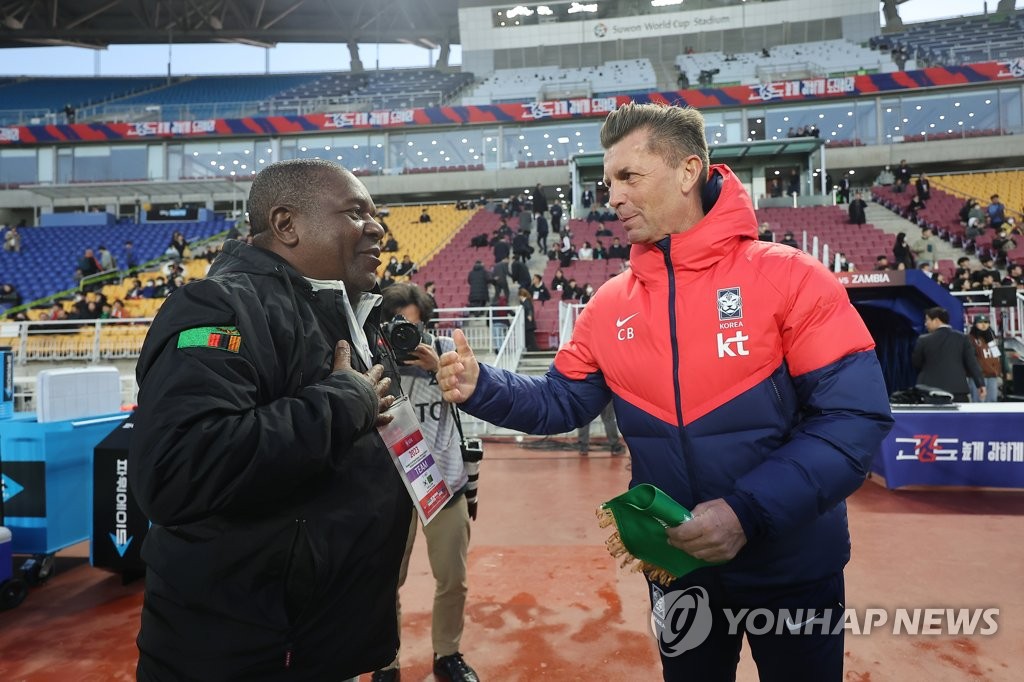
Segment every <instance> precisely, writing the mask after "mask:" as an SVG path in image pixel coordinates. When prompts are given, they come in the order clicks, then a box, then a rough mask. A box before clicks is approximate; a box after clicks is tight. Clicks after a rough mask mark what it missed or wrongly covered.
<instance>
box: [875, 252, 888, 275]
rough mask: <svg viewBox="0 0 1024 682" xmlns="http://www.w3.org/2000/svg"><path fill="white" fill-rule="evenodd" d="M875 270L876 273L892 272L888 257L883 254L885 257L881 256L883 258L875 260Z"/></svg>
mask: <svg viewBox="0 0 1024 682" xmlns="http://www.w3.org/2000/svg"><path fill="white" fill-rule="evenodd" d="M875 270H876V271H882V270H892V266H891V265H889V258H888V256H886V255H884V254H883V255H881V256H879V257H878V258H876V259H875Z"/></svg>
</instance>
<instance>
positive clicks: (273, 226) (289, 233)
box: [270, 206, 299, 246]
mask: <svg viewBox="0 0 1024 682" xmlns="http://www.w3.org/2000/svg"><path fill="white" fill-rule="evenodd" d="M295 228H296V225H295V214H294V213H292V210H291V209H290V208H288V207H287V206H274V207H273V208H271V209H270V232H271V233H272V234H273V235H274V239H275V240H276V241H279V242H281V243H282V244H284V245H285V246H295V245H296V244H298V243H299V235H298V232H297V231H296V229H295Z"/></svg>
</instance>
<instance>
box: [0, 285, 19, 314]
mask: <svg viewBox="0 0 1024 682" xmlns="http://www.w3.org/2000/svg"><path fill="white" fill-rule="evenodd" d="M0 305H5V306H7V307H8V308H13V307H15V306H19V305H21V294H19V293H18V290H17V289H16V288H15V287H14V285H13V284H11V283H10V282H7V283H6V284H2V285H0Z"/></svg>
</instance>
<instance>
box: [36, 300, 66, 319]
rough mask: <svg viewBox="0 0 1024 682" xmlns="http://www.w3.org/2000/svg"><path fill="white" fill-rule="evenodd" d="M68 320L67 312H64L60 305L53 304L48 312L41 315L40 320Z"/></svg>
mask: <svg viewBox="0 0 1024 682" xmlns="http://www.w3.org/2000/svg"><path fill="white" fill-rule="evenodd" d="M67 318H68V314H67V312H66V311H65V310H64V306H63V305H61V304H60V303H56V302H55V303H54V304H53V305H51V306H50V310H49V311H47V312H45V313H43V315H42V317H40V318H39V319H41V320H66V319H67Z"/></svg>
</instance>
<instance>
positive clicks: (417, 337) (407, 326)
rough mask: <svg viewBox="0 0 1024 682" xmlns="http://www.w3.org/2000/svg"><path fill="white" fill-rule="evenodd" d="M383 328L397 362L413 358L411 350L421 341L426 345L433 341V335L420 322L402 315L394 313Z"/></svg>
mask: <svg viewBox="0 0 1024 682" xmlns="http://www.w3.org/2000/svg"><path fill="white" fill-rule="evenodd" d="M383 330H384V337H385V338H386V339H387V341H388V343H389V344H390V345H391V347H392V348H393V349H394V350H395V359H396V360H398V361H399V362H405V361H406V360H412V359H414V358H415V356H414V355H413V354H412V352H413V351H414V350H416V346H418V345H420V344H421V343H425V344H427V345H428V346H429V345H431V344H433V343H434V337H433V336H431V335H430V334H429V333H427V331H426V330H425V329H424V328H423V323H422V322H410V321H409V320H407V319H405V316H403V315H395V316H394V317H393V318H391V321H390V322H385V323H384V327H383Z"/></svg>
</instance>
